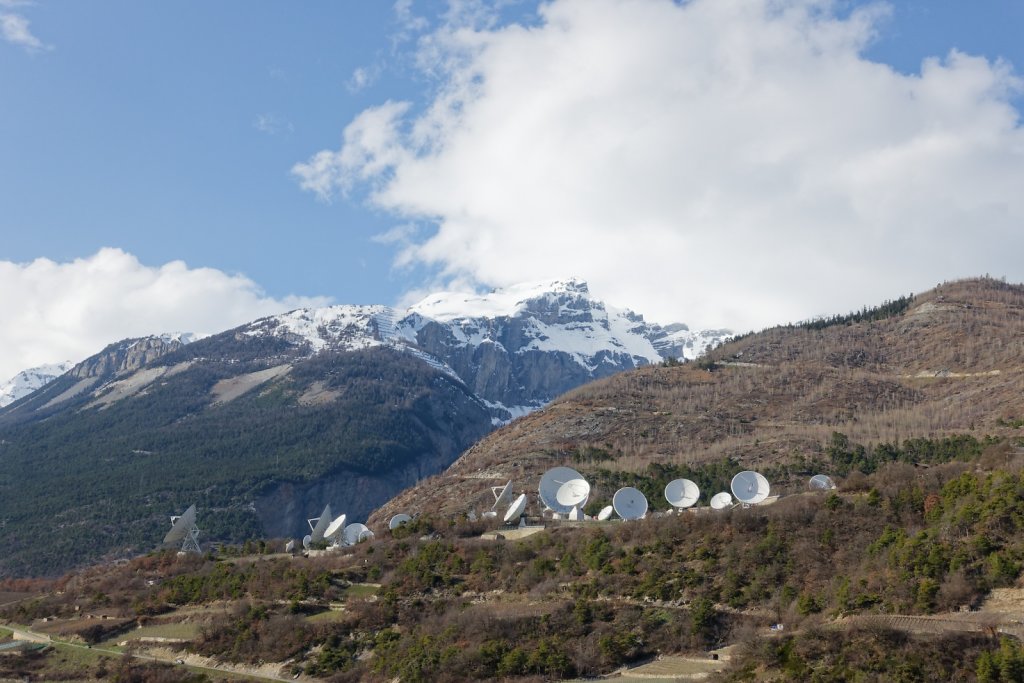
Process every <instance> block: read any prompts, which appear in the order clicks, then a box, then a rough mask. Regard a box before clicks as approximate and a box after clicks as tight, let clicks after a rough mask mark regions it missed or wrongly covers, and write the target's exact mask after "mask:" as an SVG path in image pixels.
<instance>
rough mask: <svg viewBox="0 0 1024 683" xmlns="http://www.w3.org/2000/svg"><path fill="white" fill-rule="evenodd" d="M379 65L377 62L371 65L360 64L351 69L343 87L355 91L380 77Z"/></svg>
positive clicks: (371, 83)
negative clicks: (350, 73)
mask: <svg viewBox="0 0 1024 683" xmlns="http://www.w3.org/2000/svg"><path fill="white" fill-rule="evenodd" d="M380 73H381V67H380V65H379V64H374V65H372V66H360V67H357V68H356V69H354V70H353V71H352V75H351V76H349V79H348V81H347V82H346V83H345V88H346V89H347V90H348V91H349V92H350V93H357V92H359V91H360V90H362V89H364V88H366V87H367V86H370V85H373V83H374V82H375V81H376V80H377V79H378V78H379V77H380Z"/></svg>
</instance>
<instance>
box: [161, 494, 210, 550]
mask: <svg viewBox="0 0 1024 683" xmlns="http://www.w3.org/2000/svg"><path fill="white" fill-rule="evenodd" d="M179 542H180V543H181V552H183V553H195V554H197V555H198V554H200V553H202V552H203V551H202V550H201V549H200V548H199V527H197V526H196V506H195V505H191V506H189V508H188V510H185V512H183V513H181V514H180V515H172V516H171V530H170V531H168V532H167V535H166V536H164V544H168V545H169V544H176V543H179Z"/></svg>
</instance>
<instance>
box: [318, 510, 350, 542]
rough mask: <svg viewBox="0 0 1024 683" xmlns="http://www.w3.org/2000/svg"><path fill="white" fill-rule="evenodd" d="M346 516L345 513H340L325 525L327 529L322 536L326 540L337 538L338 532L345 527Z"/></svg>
mask: <svg viewBox="0 0 1024 683" xmlns="http://www.w3.org/2000/svg"><path fill="white" fill-rule="evenodd" d="M347 516H348V515H346V514H345V513H342V514H340V515H338V516H337V517H335V518H334V521H333V522H331V523H330V524H328V525H327V529H326V530H325V531H324V538H326V539H327V540H328V541H333V540H337V538H338V532H340V531H341V530H342V529H343V528H345V518H346V517H347ZM314 540H315V539H314Z"/></svg>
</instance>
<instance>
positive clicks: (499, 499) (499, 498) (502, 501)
mask: <svg viewBox="0 0 1024 683" xmlns="http://www.w3.org/2000/svg"><path fill="white" fill-rule="evenodd" d="M491 493H493V494H494V505H492V506H491V509H492V510H497V509H498V508H499V507H501V506H502V505H507V504H508V502H509V501H510V500H512V480H511V479H509V480H508V483H507V484H505V485H504V486H492V487H491Z"/></svg>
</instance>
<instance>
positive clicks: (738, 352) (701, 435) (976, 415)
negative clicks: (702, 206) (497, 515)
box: [374, 278, 1024, 520]
mask: <svg viewBox="0 0 1024 683" xmlns="http://www.w3.org/2000/svg"><path fill="white" fill-rule="evenodd" d="M1022 425H1024V286H1021V285H1013V284H1007V283H1005V282H1002V281H999V280H993V279H987V278H986V279H970V280H963V281H957V282H951V283H947V284H943V285H940V286H938V287H936V288H935V289H933V290H931V291H928V292H925V293H923V294H919V295H917V296H913V297H900V298H899V299H897V300H896V301H895V302H886V303H885V304H882V305H880V306H878V307H876V308H872V309H867V308H866V309H864V310H863V311H860V312H857V313H853V314H850V315H846V316H835V317H833V318H831V319H823V320H815V321H809V322H806V323H802V324H793V325H785V326H779V327H775V328H771V329H768V330H764V331H762V332H758V333H756V334H749V335H745V336H743V337H741V338H737V339H734V340H732V341H730V342H728V343H725V344H722V345H720V346H718V347H717V348H715V349H713V350H712V351H710V352H709V353H708V354H707V355H706V356H705V357H703V358H702V359H700V360H699V361H698V362H690V363H683V364H670V365H667V366H666V365H661V366H648V367H644V368H640V369H638V370H634V371H631V372H626V373H622V374H618V375H615V376H613V377H609V378H607V379H603V380H599V381H596V382H592V383H590V384H588V385H585V386H583V387H581V388H579V389H576V390H574V391H570V392H568V393H567V394H565V395H564V396H562V397H560V398H559V399H558V400H557V401H554V402H553V403H551V404H550V405H548V406H547V407H546V408H545V409H543V410H541V411H538V412H536V413H533V414H531V415H529V416H527V417H524V418H522V419H520V420H517V421H515V422H513V423H512V424H510V425H508V426H506V427H504V428H502V429H500V430H498V431H496V432H494V433H492V434H490V435H489V436H488V437H487V438H485V439H484V440H482V441H481V442H480V443H478V444H476V445H474V446H473V447H472V448H470V449H469V450H468V451H467V452H466V453H464V454H463V455H462V456H461V457H460V458H459V459H458V460H457V461H456V462H455V463H454V464H453V465H452V466H451V467H450V468H449V469H448V470H447V471H446V472H445V473H444V474H443V475H440V476H438V477H433V478H431V479H429V480H427V481H425V482H423V483H421V484H419V485H418V486H416V487H414V488H413V489H410V490H409V491H406V492H404V493H403V494H401V495H400V496H399V497H397V498H396V499H395V500H393V501H392V502H391V503H389V504H388V505H387V506H385V507H384V508H382V509H381V510H380V511H378V513H377V516H376V517H374V519H375V520H383V519H385V518H386V517H387V516H388V515H390V514H393V513H394V512H395V511H399V510H402V511H406V512H416V511H419V510H440V511H443V512H446V513H458V512H465V511H466V510H468V509H470V508H473V507H475V508H477V509H480V508H484V509H486V508H487V507H490V505H491V503H493V498H491V495H490V492H489V490H488V488H487V487H488V486H493V485H499V484H503V483H504V482H505V481H507V480H509V479H512V480H513V481H514V486H515V488H516V490H517V491H527V492H531V493H535V491H536V481H537V480H539V478H540V475H541V473H542V472H543V471H544V470H545V469H547V468H549V467H551V466H555V465H563V464H571V465H573V466H574V467H576V468H577V469H578V470H580V471H581V472H583V473H584V474H585V475H592V476H593V478H594V479H595V481H596V480H599V479H603V480H604V481H606V482H607V484H608V485H606V486H605V487H604V488H603V489H601V490H598V491H596V492H595V495H592V496H591V502H592V504H593V505H596V504H597V503H598V502H601V501H604V502H607V501H608V500H609V499H610V497H611V494H612V493H613V492H614V488H611V487H612V486H615V485H618V484H620V483H622V482H623V481H626V480H628V479H629V477H630V476H631V475H633V474H643V473H644V472H646V471H648V468H649V467H650V466H652V465H655V466H657V467H661V468H662V469H664V468H666V467H668V468H669V469H672V468H674V469H675V470H676V471H680V470H681V469H682V468H692V467H698V466H702V465H707V464H710V463H721V462H733V463H737V464H742V465H744V466H748V467H756V468H761V469H766V470H771V471H772V472H773V473H774V474H775V475H776V481H775V484H776V486H780V485H781V486H786V485H788V484H792V485H793V486H802V485H803V477H804V476H805V475H809V474H813V473H814V470H815V469H821V470H825V471H830V472H835V471H836V468H837V465H836V464H835V463H833V462H831V459H830V455H829V452H830V451H829V448H830V446H831V445H832V440H833V434H839V435H841V437H842V439H845V441H846V443H847V447H848V448H849V449H853V450H856V449H857V448H863V449H864V450H865V451H866V452H871V450H872V449H873V448H875V447H877V446H880V445H883V444H891V445H895V446H896V447H897V448H899V447H901V445H902V444H903V443H904V442H905V441H907V440H912V439H915V438H919V437H929V438H930V437H937V436H943V435H951V434H974V435H977V436H981V435H991V436H1007V437H1009V436H1019V435H1020V434H1021V433H1022V432H1021V426H1022ZM850 444H852V445H850ZM836 447H837V448H838V447H839V446H838V445H837V446H836ZM834 450H835V449H833V451H834ZM851 457H853V456H852V455H851ZM840 469H842V468H840ZM599 473H610V474H603V475H602V476H601V477H598V474H599ZM843 473H844V472H843ZM709 493H711V492H709ZM657 498H659V499H660V495H659V496H658V497H657ZM651 502H652V504H654V505H656V506H661V507H665V506H666V503H665V502H664V501H663V500H652V501H651Z"/></svg>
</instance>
